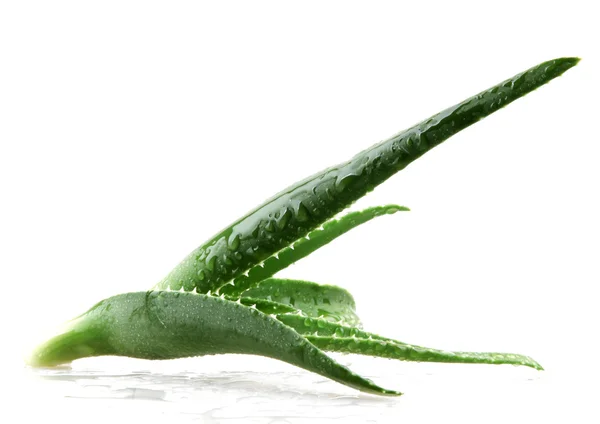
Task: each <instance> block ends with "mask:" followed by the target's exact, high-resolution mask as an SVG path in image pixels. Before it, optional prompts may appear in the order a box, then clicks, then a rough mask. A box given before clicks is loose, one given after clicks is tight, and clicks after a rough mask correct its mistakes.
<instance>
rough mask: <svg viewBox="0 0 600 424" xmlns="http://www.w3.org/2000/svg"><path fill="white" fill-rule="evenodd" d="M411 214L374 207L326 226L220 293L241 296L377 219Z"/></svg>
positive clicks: (222, 288) (249, 272)
mask: <svg viewBox="0 0 600 424" xmlns="http://www.w3.org/2000/svg"><path fill="white" fill-rule="evenodd" d="M399 211H408V208H406V207H404V206H398V205H386V206H375V207H372V208H368V209H365V210H362V211H356V212H350V213H349V214H347V215H345V216H343V217H341V218H339V219H333V220H331V221H328V222H326V223H325V224H323V227H322V228H319V229H316V230H314V231H312V232H310V233H309V234H308V235H307V236H306V237H304V238H301V239H300V240H298V241H296V242H295V243H293V244H291V245H290V246H289V247H287V248H285V249H283V250H281V251H280V252H279V253H277V254H276V255H274V256H271V257H270V258H268V259H266V260H265V261H264V262H263V263H262V264H260V265H257V266H255V267H254V268H252V269H250V270H249V271H248V273H247V275H241V276H240V277H238V278H236V279H235V280H233V281H231V282H229V283H228V284H226V285H224V286H223V287H221V288H220V289H219V290H218V293H224V294H226V295H228V296H239V295H240V294H241V293H243V292H244V291H245V290H248V289H250V288H252V287H254V286H256V285H257V284H258V283H259V282H261V281H263V280H266V279H267V278H270V277H272V276H273V275H275V274H276V273H277V272H279V271H281V270H282V269H285V268H287V267H288V266H290V265H291V264H293V263H294V262H297V261H299V260H300V259H302V258H305V257H307V256H308V255H310V254H311V253H312V252H314V251H315V250H317V249H319V248H320V247H323V246H325V245H326V244H328V243H330V242H332V241H333V240H335V239H336V238H338V237H339V236H341V235H342V234H344V233H346V232H348V231H350V230H351V229H353V228H356V227H357V226H359V225H361V224H364V223H365V222H368V221H370V220H371V219H373V218H376V217H378V216H382V215H387V214H393V213H396V212H399Z"/></svg>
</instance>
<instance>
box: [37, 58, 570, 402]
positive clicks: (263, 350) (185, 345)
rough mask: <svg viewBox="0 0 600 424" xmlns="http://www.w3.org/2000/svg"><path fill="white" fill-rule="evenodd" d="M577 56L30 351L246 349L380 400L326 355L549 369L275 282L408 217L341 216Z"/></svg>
mask: <svg viewBox="0 0 600 424" xmlns="http://www.w3.org/2000/svg"><path fill="white" fill-rule="evenodd" d="M578 60H579V59H577V58H560V59H555V60H551V61H548V62H544V63H542V64H540V65H538V66H535V67H533V68H531V69H529V70H527V71H525V72H523V73H521V74H518V75H516V76H515V77H513V78H510V79H508V80H506V81H504V82H502V83H500V84H498V85H496V86H494V87H492V88H490V89H488V90H486V91H483V92H481V93H479V94H477V95H475V96H473V97H471V98H468V99H467V100H465V101H463V102H461V103H459V104H457V105H455V106H453V107H450V108H448V109H446V110H444V111H442V112H440V113H438V114H436V115H434V116H432V117H431V118H429V119H427V120H425V121H423V122H421V123H419V124H417V125H415V126H413V127H410V128H409V129H407V130H405V131H403V132H401V133H399V134H396V135H394V136H393V137H391V138H389V139H388V140H385V141H382V142H380V143H378V144H375V145H374V146H372V147H371V148H369V149H367V150H364V151H363V152H361V153H359V154H357V155H356V156H354V157H353V158H352V159H350V160H349V161H347V162H344V163H341V164H339V165H337V166H333V167H331V168H328V169H325V170H324V171H322V172H319V173H317V174H315V175H313V176H310V177H308V178H306V179H304V180H302V181H300V182H298V183H296V184H294V185H292V186H290V187H288V188H287V189H285V190H283V191H282V192H280V193H279V194H277V195H275V196H273V197H272V198H271V199H269V200H267V201H266V202H265V203H263V204H262V205H260V206H259V207H257V208H256V209H254V210H252V211H250V212H249V213H247V214H246V215H244V216H243V217H242V218H240V219H238V220H237V221H236V222H234V223H233V224H231V225H230V226H228V227H227V228H226V229H224V230H223V231H221V232H220V233H218V234H217V235H215V236H214V237H213V238H211V239H210V240H208V241H207V242H205V243H204V244H202V245H201V246H200V247H198V248H197V249H196V250H194V251H193V252H191V253H190V254H189V255H188V256H187V257H186V258H185V259H184V260H183V261H182V262H181V263H180V264H179V265H177V266H176V267H175V268H174V269H173V270H172V271H171V272H170V273H169V274H168V275H167V276H166V277H165V278H164V279H162V280H161V281H160V282H159V283H158V284H156V285H155V286H154V287H153V288H152V289H151V290H150V291H146V292H136V293H125V294H120V295H117V296H114V297H111V298H108V299H105V300H102V301H101V302H99V303H98V304H96V305H95V306H94V307H92V308H91V309H90V310H89V311H87V312H86V313H84V314H82V315H80V316H79V317H77V318H75V319H74V320H72V321H71V322H70V323H69V326H68V328H67V329H66V330H65V331H63V332H62V333H61V334H59V335H57V336H55V337H54V338H52V339H50V340H49V341H47V342H46V343H44V344H42V345H41V346H40V347H39V348H38V349H37V350H36V351H35V352H34V353H33V354H32V356H31V359H30V363H31V365H33V366H52V365H57V364H61V363H65V362H69V361H72V360H75V359H78V358H84V357H91V356H99V355H120V356H130V357H136V358H145V359H170V358H180V357H189V356H202V355H211V354H222V353H245V354H254V355H262V356H266V357H271V358H275V359H279V360H282V361H286V362H288V363H290V364H293V365H296V366H298V367H301V368H304V369H306V370H309V371H312V372H315V373H318V374H321V375H323V376H325V377H328V378H330V379H332V380H335V381H338V382H340V383H342V384H345V385H347V386H350V387H353V388H355V389H358V390H361V391H364V392H369V393H374V394H379V395H398V394H400V393H399V392H396V391H392V390H386V389H384V388H381V387H379V386H377V385H375V384H374V383H373V382H371V381H370V380H368V379H365V378H363V377H361V376H359V375H357V374H355V373H353V372H352V371H350V370H349V369H348V368H346V367H345V366H343V365H341V364H339V363H338V362H336V361H335V360H333V359H332V358H330V357H329V356H327V355H326V354H325V353H324V351H332V352H350V353H357V354H363V355H371V356H379V357H385V358H392V359H399V360H406V361H433V362H457V363H458V362H462V363H485V364H514V365H523V366H528V367H532V368H535V369H542V367H541V366H540V365H539V364H538V363H537V362H535V361H534V360H533V359H531V358H529V357H527V356H523V355H517V354H509V353H474V352H450V351H445V350H437V349H430V348H426V347H421V346H415V345H411V344H407V343H403V342H400V341H397V340H393V339H389V338H385V337H382V336H379V335H377V334H374V333H370V332H367V331H364V330H363V329H362V325H361V322H360V319H359V317H358V316H357V314H356V310H355V302H354V299H353V297H352V296H351V295H350V293H348V292H347V291H346V290H344V289H342V288H339V287H335V286H328V285H320V284H317V283H313V282H308V281H302V280H287V279H280V278H276V277H275V275H276V273H277V272H279V271H280V270H282V269H284V268H286V267H287V266H289V265H290V264H292V263H294V262H296V261H298V260H300V259H302V258H304V257H306V256H307V255H309V254H311V253H312V252H314V251H315V250H317V249H318V248H320V247H322V246H324V245H325V244H327V243H329V242H331V241H332V240H334V239H335V238H337V237H339V236H341V235H342V234H344V233H346V232H347V231H349V230H351V229H353V228H355V227H357V226H358V225H361V224H364V223H366V222H368V221H370V220H371V219H374V218H376V217H379V216H383V215H390V214H395V213H396V212H400V211H407V210H408V209H407V208H405V207H402V206H397V205H388V206H380V207H372V208H369V209H366V210H363V211H358V212H351V213H348V214H347V215H344V216H342V217H341V218H338V219H334V216H335V215H336V214H338V213H339V212H341V211H342V210H344V209H345V208H347V207H348V206H350V205H351V204H352V203H353V202H354V201H356V200H357V199H359V198H360V197H362V196H364V195H365V194H367V193H368V192H370V191H371V190H373V188H374V187H375V186H377V185H378V184H381V183H382V182H384V181H385V180H387V179H388V178H389V177H391V176H392V175H394V174H395V173H396V172H398V171H400V170H401V169H403V168H404V167H406V166H407V165H408V164H409V163H411V162H412V161H414V160H415V159H417V158H419V157H420V156H422V155H423V154H424V153H426V152H427V151H429V150H430V149H432V148H433V147H435V146H437V145H438V144H440V143H442V142H443V141H444V140H446V139H447V138H449V137H450V136H452V135H454V134H456V133H457V132H459V131H461V130H462V129H464V128H466V127H468V126H470V125H472V124H473V123H475V122H477V121H479V120H480V119H482V118H484V117H486V116H488V115H490V114H491V113H493V112H495V111H496V110H498V109H500V108H502V107H504V106H506V105H507V104H509V103H511V102H512V101H514V100H516V99H518V98H520V97H522V96H524V95H526V94H527V93H529V92H531V91H533V90H535V89H536V88H538V87H540V86H541V85H543V84H545V83H547V82H548V81H550V80H552V79H554V78H556V77H557V76H559V75H561V74H562V73H563V72H565V71H566V70H568V69H569V68H571V67H573V66H575V65H576V64H577V62H578Z"/></svg>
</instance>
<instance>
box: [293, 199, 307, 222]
mask: <svg viewBox="0 0 600 424" xmlns="http://www.w3.org/2000/svg"><path fill="white" fill-rule="evenodd" d="M308 218H309V213H308V209H307V208H306V206H304V205H303V204H302V203H298V209H297V210H296V219H297V220H298V221H300V222H304V221H307V220H308Z"/></svg>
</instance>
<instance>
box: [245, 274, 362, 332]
mask: <svg viewBox="0 0 600 424" xmlns="http://www.w3.org/2000/svg"><path fill="white" fill-rule="evenodd" d="M245 298H254V299H264V300H268V301H272V302H277V303H280V304H284V305H289V306H290V307H293V308H294V309H296V310H298V311H301V312H302V314H304V315H305V316H308V317H314V318H322V319H324V320H327V321H333V322H338V323H341V324H346V325H350V326H354V327H356V326H360V325H361V324H360V319H359V318H358V315H356V306H355V303H354V298H353V297H352V295H351V294H350V293H349V292H348V291H346V290H344V289H343V288H341V287H337V286H330V285H323V284H317V283H313V282H311V281H303V280H288V279H281V278H269V279H266V280H264V281H261V282H260V283H258V285H257V286H256V287H254V288H251V289H249V290H246V291H245V292H244V293H242V301H243V302H244V299H245ZM244 303H245V302H244ZM274 313H278V312H274Z"/></svg>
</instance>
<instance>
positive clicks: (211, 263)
mask: <svg viewBox="0 0 600 424" xmlns="http://www.w3.org/2000/svg"><path fill="white" fill-rule="evenodd" d="M216 262H217V257H216V256H211V257H210V258H208V260H207V261H206V269H208V270H209V271H214V269H215V264H216Z"/></svg>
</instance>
